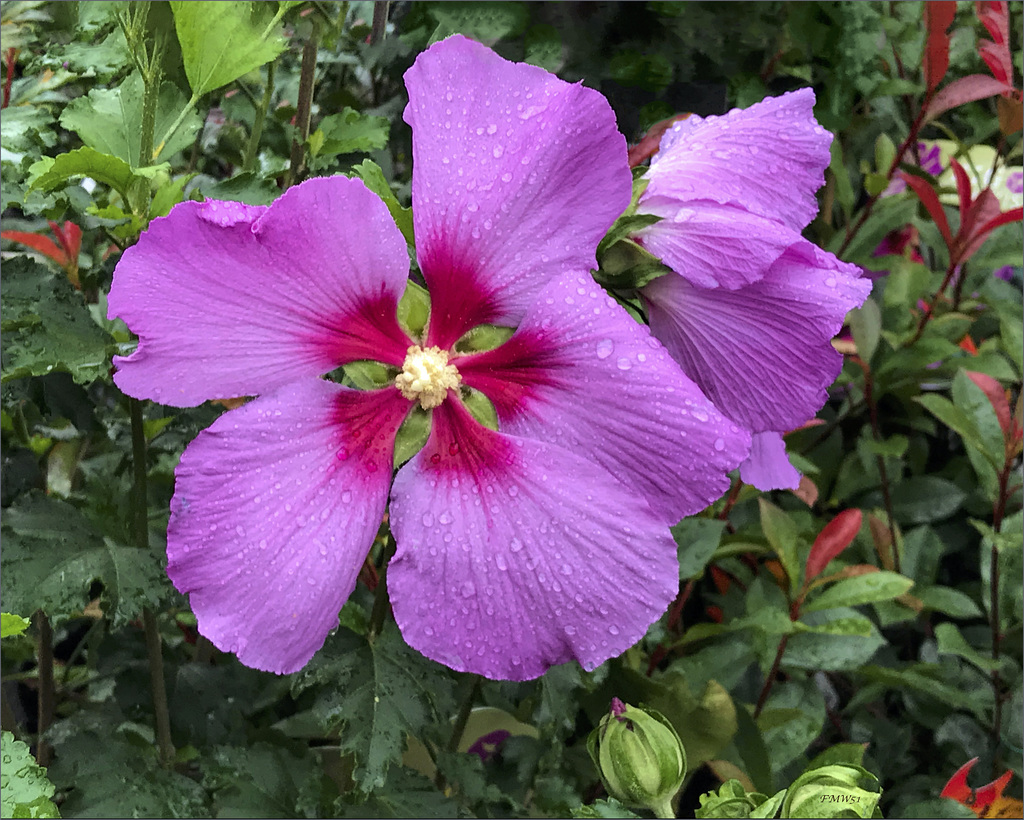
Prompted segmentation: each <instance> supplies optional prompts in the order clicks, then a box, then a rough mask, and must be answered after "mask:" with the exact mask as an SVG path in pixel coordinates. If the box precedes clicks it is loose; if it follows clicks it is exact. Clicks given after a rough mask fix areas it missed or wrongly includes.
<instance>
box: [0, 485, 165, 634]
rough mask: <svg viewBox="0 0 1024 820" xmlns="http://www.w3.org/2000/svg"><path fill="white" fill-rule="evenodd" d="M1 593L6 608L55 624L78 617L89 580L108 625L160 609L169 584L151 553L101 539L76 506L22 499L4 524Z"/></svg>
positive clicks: (37, 496)
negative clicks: (99, 590) (96, 585)
mask: <svg viewBox="0 0 1024 820" xmlns="http://www.w3.org/2000/svg"><path fill="white" fill-rule="evenodd" d="M3 529H4V549H3V551H2V553H0V559H2V562H3V572H2V573H0V588H2V590H3V599H4V605H5V606H9V607H11V608H12V609H17V610H19V611H21V612H35V610H37V609H42V610H43V611H44V612H46V613H47V614H48V615H50V616H51V617H54V618H62V617H66V616H70V615H73V614H76V613H79V612H81V611H82V610H83V609H84V608H85V606H86V605H87V604H88V603H89V601H90V600H91V596H90V588H91V587H92V584H93V582H94V581H100V582H102V584H103V594H102V596H101V600H102V601H103V603H104V608H105V609H106V610H107V611H108V612H110V614H111V616H112V619H113V622H114V625H115V626H121V625H123V624H125V623H127V622H128V621H130V620H132V619H134V618H136V617H138V616H139V615H140V614H141V613H142V608H143V607H144V606H152V607H154V608H158V607H159V606H160V605H161V603H163V601H164V600H165V599H166V597H167V593H168V591H169V586H168V583H167V580H166V577H165V575H164V572H163V568H162V565H161V556H160V555H159V554H158V553H157V552H156V551H146V550H141V549H137V548H134V547H126V546H123V545H121V544H116V543H114V542H113V541H110V540H109V539H106V538H104V537H103V536H102V535H101V534H100V533H99V532H97V531H96V529H95V528H94V527H93V526H92V524H91V523H90V522H89V521H88V520H87V519H86V518H85V516H83V515H82V513H80V512H79V511H78V510H77V509H76V508H75V507H73V506H71V505H70V504H68V503H66V502H64V501H59V500H57V499H55V498H51V497H48V496H44V495H41V494H37V493H34V492H33V493H27V494H25V495H22V496H20V497H19V498H18V500H17V501H15V503H14V504H13V505H12V506H11V507H9V508H8V509H7V510H6V511H5V513H4V518H3Z"/></svg>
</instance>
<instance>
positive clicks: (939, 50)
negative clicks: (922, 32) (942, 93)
mask: <svg viewBox="0 0 1024 820" xmlns="http://www.w3.org/2000/svg"><path fill="white" fill-rule="evenodd" d="M954 17H956V2H955V0H934V2H931V3H925V4H924V24H925V29H926V30H927V31H928V42H927V45H926V46H925V50H924V82H925V85H926V86H927V88H928V93H929V94H931V93H932V92H933V91H934V90H935V88H936V87H937V86H938V84H939V83H940V82H942V78H943V77H945V76H946V69H948V68H949V35H948V34H946V29H948V28H949V27H950V26H951V25H953V18H954Z"/></svg>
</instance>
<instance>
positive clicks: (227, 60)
mask: <svg viewBox="0 0 1024 820" xmlns="http://www.w3.org/2000/svg"><path fill="white" fill-rule="evenodd" d="M265 8H266V7H265V5H264V4H263V3H249V2H236V0H230V2H217V1H216V0H188V2H186V1H185V0H171V11H172V12H173V13H174V29H175V31H176V32H177V33H178V42H179V43H180V44H181V56H182V59H183V60H184V62H185V75H186V76H187V77H188V83H189V85H190V86H191V88H192V95H193V97H195V98H199V97H201V96H203V94H205V93H206V92H207V91H213V90H214V89H215V88H220V87H221V86H223V85H227V84H228V83H230V82H233V81H235V80H237V79H238V78H239V77H241V76H242V75H243V74H248V73H249V72H250V71H252V70H253V69H255V68H259V67H260V66H261V65H263V64H265V63H269V62H270V61H271V60H273V59H274V58H275V57H277V55H278V54H280V53H281V52H282V51H284V50H285V48H286V47H287V43H286V42H285V40H284V38H283V37H282V36H281V30H280V28H279V27H278V26H277V25H276V24H275V22H274V21H273V20H271V19H270V18H269V17H268V15H267V13H265V11H264V10H265ZM282 11H283V10H282Z"/></svg>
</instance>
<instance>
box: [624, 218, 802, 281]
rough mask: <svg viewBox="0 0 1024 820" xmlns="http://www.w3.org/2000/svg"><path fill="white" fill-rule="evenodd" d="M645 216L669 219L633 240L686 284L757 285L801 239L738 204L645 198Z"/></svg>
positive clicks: (774, 222) (639, 234)
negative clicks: (790, 247) (680, 277)
mask: <svg viewBox="0 0 1024 820" xmlns="http://www.w3.org/2000/svg"><path fill="white" fill-rule="evenodd" d="M637 213H640V214H655V215H657V216H661V217H664V218H663V219H662V221H661V222H656V223H655V224H653V225H650V226H648V227H646V228H644V229H643V230H641V231H639V232H638V234H637V235H636V236H635V237H634V238H635V239H637V240H638V241H639V243H640V244H641V245H643V247H644V248H646V249H647V250H648V251H650V252H651V253H653V254H654V255H655V256H657V257H658V258H660V259H661V260H662V262H664V263H665V264H666V265H668V266H669V267H670V268H672V270H674V271H677V272H678V273H679V275H680V276H682V277H683V278H684V279H686V281H688V282H690V283H691V284H693V285H699V286H700V287H705V288H715V287H719V286H721V287H724V288H729V289H735V288H738V287H741V286H743V285H749V284H750V283H751V282H756V281H757V280H758V279H760V278H761V277H762V276H764V274H765V272H766V271H767V270H768V268H769V266H770V265H771V264H772V262H774V261H775V260H776V259H778V258H779V257H780V256H782V254H783V252H784V251H785V250H786V248H788V247H789V246H790V245H792V244H793V243H794V242H796V241H797V240H798V239H799V238H800V234H799V233H798V232H797V231H794V230H792V229H790V228H787V227H786V226H785V225H782V224H781V223H779V222H776V221H775V220H772V219H765V218H764V217H762V216H758V215H756V214H753V213H750V212H749V211H747V210H745V209H743V208H740V207H737V206H735V205H720V204H719V203H717V202H711V201H709V200H694V201H686V202H684V203H680V202H679V201H677V200H670V199H665V198H658V199H645V200H644V201H643V202H641V203H640V207H639V208H638V209H637Z"/></svg>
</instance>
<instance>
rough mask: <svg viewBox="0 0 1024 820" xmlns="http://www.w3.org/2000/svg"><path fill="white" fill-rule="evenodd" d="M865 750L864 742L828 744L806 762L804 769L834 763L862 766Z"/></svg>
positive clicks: (817, 767)
mask: <svg viewBox="0 0 1024 820" xmlns="http://www.w3.org/2000/svg"><path fill="white" fill-rule="evenodd" d="M865 751H867V744H866V743H837V744H836V745H835V746H829V747H828V748H827V749H825V751H823V752H820V753H819V754H818V755H817V756H816V757H815V758H814V759H813V760H812V761H811V762H810V763H808V764H807V768H806V769H804V771H805V772H809V771H812V770H813V769H820V768H822V767H823V766H832V765H834V764H836V763H845V764H847V765H850V766H862V765H863V764H864V752H865Z"/></svg>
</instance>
